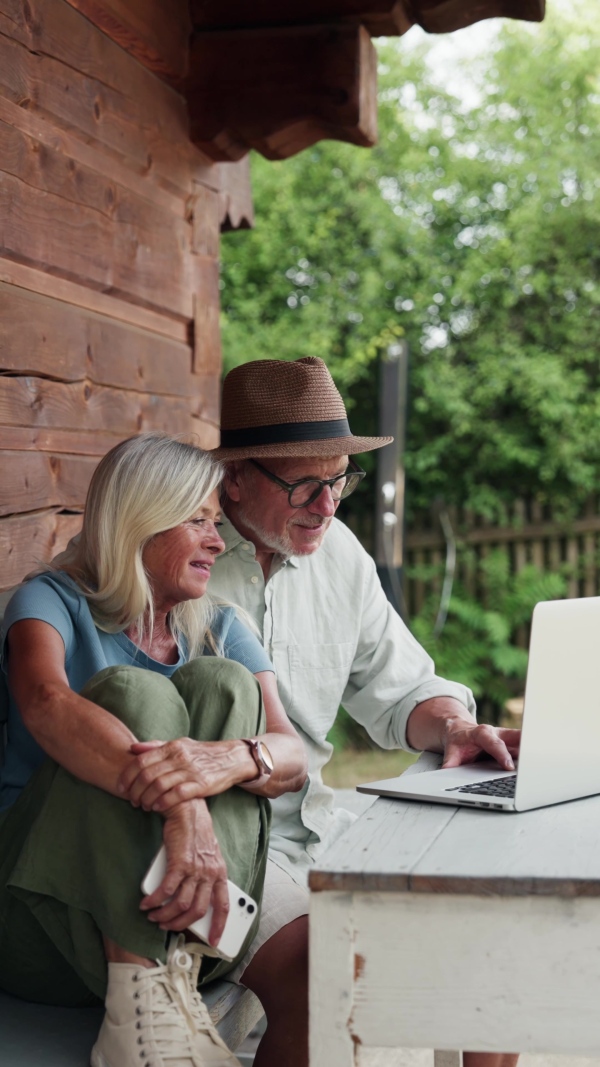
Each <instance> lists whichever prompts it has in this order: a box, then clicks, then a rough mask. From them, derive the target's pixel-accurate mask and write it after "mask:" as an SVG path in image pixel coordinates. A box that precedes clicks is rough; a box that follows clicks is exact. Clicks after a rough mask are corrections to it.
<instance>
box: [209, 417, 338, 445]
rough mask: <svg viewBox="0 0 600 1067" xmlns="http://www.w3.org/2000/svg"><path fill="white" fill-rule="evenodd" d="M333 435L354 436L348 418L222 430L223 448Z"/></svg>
mask: <svg viewBox="0 0 600 1067" xmlns="http://www.w3.org/2000/svg"><path fill="white" fill-rule="evenodd" d="M333 437H352V431H351V430H350V426H349V424H348V419H329V420H328V421H326V422H278V423H274V424H273V425H272V426H249V427H247V429H245V430H221V448H246V447H248V446H249V445H279V444H286V443H288V442H289V443H291V442H292V441H325V440H327V439H328V438H333Z"/></svg>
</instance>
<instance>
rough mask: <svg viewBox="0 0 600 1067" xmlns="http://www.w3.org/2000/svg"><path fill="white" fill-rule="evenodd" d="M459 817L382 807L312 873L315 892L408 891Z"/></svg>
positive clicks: (439, 809)
mask: <svg viewBox="0 0 600 1067" xmlns="http://www.w3.org/2000/svg"><path fill="white" fill-rule="evenodd" d="M456 811H457V809H454V808H450V807H447V806H446V807H445V806H443V805H441V804H438V805H436V804H418V803H414V804H413V803H409V802H408V801H404V802H403V801H398V800H386V799H380V800H378V801H376V803H375V804H373V806H372V807H370V808H369V809H368V810H367V811H366V812H364V814H363V815H361V816H360V818H359V819H358V821H357V822H356V823H354V825H353V826H352V827H351V828H350V829H349V830H348V831H346V833H345V834H344V835H343V837H341V838H340V840H339V841H338V842H336V844H335V845H334V846H333V847H332V848H331V849H330V850H329V851H328V852H327V854H326V856H325V857H324V858H323V859H321V860H320V861H319V864H318V869H317V870H312V871H311V872H310V876H309V886H310V889H311V890H313V891H318V890H330V889H339V890H342V889H347V890H359V889H389V890H395V891H398V892H402V891H406V890H408V889H409V888H410V885H411V881H410V875H411V874H412V872H413V870H414V868H415V866H416V864H417V863H418V861H419V859H421V857H422V856H423V855H424V854H425V853H426V852H427V850H428V849H429V848H430V847H431V846H432V844H433V843H434V842H435V840H436V839H437V838H438V836H439V835H440V834H441V833H442V831H443V830H445V828H446V827H447V826H448V824H449V823H450V822H451V820H452V819H453V818H454V817H455V815H456ZM469 814H470V813H469Z"/></svg>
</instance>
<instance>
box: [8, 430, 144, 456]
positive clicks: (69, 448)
mask: <svg viewBox="0 0 600 1067" xmlns="http://www.w3.org/2000/svg"><path fill="white" fill-rule="evenodd" d="M123 436H124V435H123V434H122V433H108V432H105V431H99V430H46V429H42V430H39V429H32V428H30V427H28V426H0V449H2V451H4V450H7V451H9V452H56V453H60V452H66V453H68V454H69V455H72V456H98V457H100V456H103V455H104V453H105V452H108V450H109V448H113V446H114V445H118V444H119V442H120V441H122V440H123Z"/></svg>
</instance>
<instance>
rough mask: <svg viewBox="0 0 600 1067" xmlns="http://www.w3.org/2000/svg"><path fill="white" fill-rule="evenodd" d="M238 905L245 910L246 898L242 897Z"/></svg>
mask: <svg viewBox="0 0 600 1067" xmlns="http://www.w3.org/2000/svg"><path fill="white" fill-rule="evenodd" d="M238 904H239V906H240V908H245V907H246V898H245V897H240V899H239V900H238Z"/></svg>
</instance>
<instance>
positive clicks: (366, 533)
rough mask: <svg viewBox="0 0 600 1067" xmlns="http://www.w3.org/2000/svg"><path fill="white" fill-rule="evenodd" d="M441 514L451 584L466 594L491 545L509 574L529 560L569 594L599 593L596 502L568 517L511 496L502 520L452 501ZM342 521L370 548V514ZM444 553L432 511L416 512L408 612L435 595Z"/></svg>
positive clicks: (409, 535) (478, 590)
mask: <svg viewBox="0 0 600 1067" xmlns="http://www.w3.org/2000/svg"><path fill="white" fill-rule="evenodd" d="M447 516H448V518H449V520H450V524H451V527H452V531H453V534H454V537H455V539H456V544H457V565H456V573H455V583H457V584H460V585H461V586H462V588H463V589H464V590H466V592H467V593H468V594H469V595H470V596H473V597H476V598H480V597H482V596H483V594H484V590H483V587H482V582H481V566H480V564H481V561H482V560H483V559H485V557H486V556H487V555H489V554H490V552H492V551H493V550H494V549H501V550H503V551H505V552H506V553H507V555H508V558H509V564H510V566H509V570H510V573H511V574H516V573H518V572H519V571H521V570H523V568H524V567H525V566H526V565H527V564H533V565H534V566H536V567H537V568H538V569H539V570H540V571H542V572H545V573H559V574H562V575H563V577H564V578H565V581H566V588H567V595H568V596H569V597H577V596H598V595H600V500H598V499H596V498H591V499H589V500H588V501H587V503H586V505H585V507H583V508H582V509H581V512H580V513H579V514H578V515H577V517H576V518H574V519H572V520H570V521H566V520H560V519H559V518H557V517H556V516H555V515H553V514H552V513H551V511H550V509H549V508H547V507H543V506H542V505H541V504H539V503H538V502H536V501H527V500H515V501H514V503H513V505H512V507H511V508H510V509H509V510H508V512H507V516H506V521H505V522H504V523H503V524H502V525H495V524H493V523H491V522H487V521H486V520H485V519H483V518H482V517H481V516H476V515H474V514H473V513H472V512H470V511H468V510H467V509H461V508H456V507H449V508H448V509H447ZM344 520H345V521H346V522H347V523H348V525H349V526H350V527H351V528H352V529H353V531H354V533H355V534H356V535H357V537H358V538H359V539H360V540H361V541H362V543H363V545H364V546H365V548H367V550H368V551H371V552H372V551H373V547H374V542H375V537H374V527H373V519H372V516H371V515H370V514H369V513H363V514H362V515H360V516H354V515H348V516H344ZM445 559H446V540H445V538H444V534H443V531H442V524H441V522H440V514H439V511H432V512H430V513H424V514H421V515H419V516H417V518H416V520H414V521H413V522H412V523H411V524H410V525H409V527H408V528H407V530H406V535H405V539H404V563H405V567H404V580H405V581H404V592H405V600H406V605H407V609H408V614H409V617H411V618H412V617H414V615H415V614H417V613H418V612H419V611H420V610H421V609H422V608H423V605H424V603H425V601H426V599H427V598H428V597H429V596H430V594H432V593H435V594H437V595H438V596H439V594H440V591H441V587H442V582H443V578H444V565H445Z"/></svg>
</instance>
